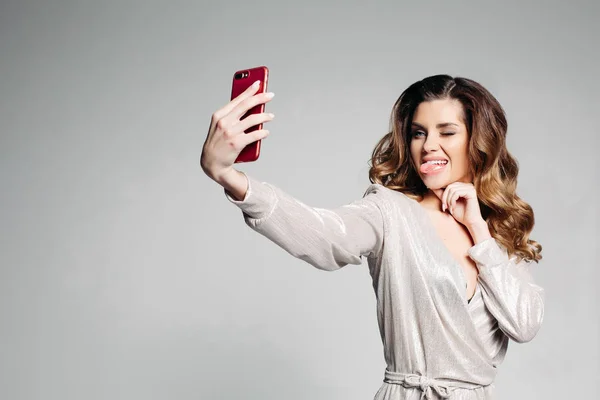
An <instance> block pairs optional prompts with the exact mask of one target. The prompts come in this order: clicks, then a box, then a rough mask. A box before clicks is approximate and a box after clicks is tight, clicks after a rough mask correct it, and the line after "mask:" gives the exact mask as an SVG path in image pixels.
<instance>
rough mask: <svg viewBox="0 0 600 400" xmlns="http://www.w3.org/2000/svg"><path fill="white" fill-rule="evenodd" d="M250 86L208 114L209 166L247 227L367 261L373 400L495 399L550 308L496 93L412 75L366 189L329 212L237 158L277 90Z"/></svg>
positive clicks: (288, 246) (341, 258)
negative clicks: (377, 365)
mask: <svg viewBox="0 0 600 400" xmlns="http://www.w3.org/2000/svg"><path fill="white" fill-rule="evenodd" d="M255 92H256V87H254V88H250V89H249V90H248V91H246V92H245V93H244V94H242V95H240V96H239V97H238V98H236V99H234V100H233V101H231V102H230V103H229V104H227V105H226V106H225V107H223V108H221V109H220V110H218V111H217V112H216V113H215V114H214V115H213V118H212V122H211V126H210V130H209V132H208V137H207V139H206V142H205V144H204V148H203V152H202V161H201V164H202V168H203V170H204V171H205V173H206V174H207V175H208V176H209V177H211V178H212V179H213V180H215V181H216V182H218V183H219V184H220V185H222V186H223V187H224V193H225V195H226V197H227V198H228V199H229V201H231V202H232V203H234V204H236V205H237V206H238V207H239V208H240V209H241V210H242V211H243V216H244V220H245V221H246V223H247V225H248V226H250V227H251V228H252V229H254V230H255V231H257V232H259V233H261V234H262V235H264V236H266V237H267V238H269V239H270V240H272V241H273V242H275V243H276V244H278V245H279V246H281V247H282V248H283V249H285V250H286V251H287V252H289V253H290V254H291V255H293V256H294V257H297V258H300V259H302V260H305V261H307V262H308V263H310V264H312V265H314V266H315V267H317V268H320V269H324V270H330V271H333V270H336V269H339V268H341V267H343V266H345V265H347V264H361V261H362V259H361V257H362V256H364V257H366V258H367V262H368V266H369V271H370V274H371V277H372V279H373V287H374V289H375V295H376V297H377V314H378V315H377V316H378V322H379V329H380V332H381V337H382V340H383V346H384V355H385V361H386V364H387V367H386V370H385V371H384V377H383V383H382V385H381V387H380V388H379V390H378V391H377V393H376V395H375V400H384V399H396V400H399V399H437V398H452V399H490V398H492V393H493V388H494V384H493V382H494V378H495V375H496V371H497V370H496V368H497V366H498V365H499V364H501V363H502V361H503V360H504V357H505V354H506V350H507V346H508V341H509V339H512V340H513V341H516V342H520V343H523V342H528V341H530V340H532V339H533V338H534V336H535V335H536V334H537V332H538V330H539V329H540V326H541V324H542V320H543V316H544V290H543V289H542V288H541V287H540V286H538V285H536V284H535V282H534V280H533V276H532V274H531V271H530V269H531V267H532V265H533V262H539V260H541V258H542V257H541V254H540V253H541V246H540V245H539V244H538V243H537V242H535V241H533V240H530V239H529V234H530V232H531V230H532V229H533V225H534V217H533V212H532V209H531V207H530V206H529V205H528V204H527V203H525V202H524V201H523V200H521V199H520V198H519V197H518V196H517V195H516V193H515V190H516V182H517V173H518V165H517V162H516V161H515V160H514V159H513V158H512V157H511V155H510V154H509V152H508V151H507V150H506V142H505V138H506V130H507V123H506V118H505V115H504V112H503V110H502V107H501V106H500V104H499V103H498V101H497V100H496V99H495V98H494V97H493V96H492V95H491V94H490V93H489V92H488V91H487V90H486V89H485V88H484V87H482V86H481V85H480V84H478V83H477V82H474V81H472V80H470V79H465V78H458V77H457V78H452V77H450V76H448V75H436V76H431V77H428V78H426V79H423V80H421V81H419V82H416V83H414V84H413V85H411V86H410V87H409V88H408V89H406V90H405V91H404V92H403V93H402V95H401V96H400V97H399V99H398V100H397V102H396V104H395V105H394V108H393V111H392V118H391V132H389V133H388V134H387V135H385V136H384V137H383V138H382V139H381V141H380V142H379V143H378V144H377V146H376V147H375V150H374V151H373V154H372V166H371V169H370V171H369V178H370V181H371V185H370V186H369V187H368V188H367V190H366V192H365V194H364V196H363V197H362V198H361V199H360V200H357V201H354V202H353V203H350V204H347V205H344V206H342V207H339V208H337V209H332V210H328V209H321V208H315V207H309V206H307V205H305V204H303V203H302V202H300V201H298V200H297V199H295V198H293V197H291V196H290V195H288V194H287V193H285V192H283V191H282V190H281V189H279V188H278V187H276V186H274V185H271V184H268V183H266V182H260V181H258V180H256V179H254V178H253V177H251V176H248V175H247V174H244V173H242V172H239V171H236V170H235V169H233V168H232V164H233V161H234V160H235V158H236V157H237V155H238V154H239V152H240V151H241V149H242V148H243V147H244V146H245V145H247V144H248V143H250V142H252V141H254V140H258V139H262V138H264V137H265V136H266V135H267V134H268V132H267V131H266V130H261V131H255V132H252V133H249V134H243V132H244V130H246V129H247V128H248V127H250V126H253V125H256V124H258V123H260V122H268V121H270V120H271V119H272V115H267V114H264V115H257V116H251V117H248V118H247V119H244V120H242V121H240V119H239V118H240V116H242V115H243V114H244V113H245V112H246V110H248V109H250V108H251V107H253V106H254V105H256V104H259V103H264V102H267V101H269V100H270V99H271V98H272V95H266V94H264V95H263V94H258V95H254V93H255Z"/></svg>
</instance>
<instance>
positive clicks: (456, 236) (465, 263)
mask: <svg viewBox="0 0 600 400" xmlns="http://www.w3.org/2000/svg"><path fill="white" fill-rule="evenodd" d="M429 216H430V219H431V222H432V224H433V227H434V229H435V231H436V233H437V235H438V236H439V238H440V239H441V241H442V243H443V244H444V245H445V246H446V249H447V251H448V253H449V254H450V255H451V256H452V257H453V258H454V260H455V261H456V262H457V263H458V264H459V265H460V266H461V268H462V272H463V274H464V277H465V280H466V282H467V298H469V299H470V298H471V297H473V294H474V293H475V290H476V287H477V276H478V269H477V266H476V265H475V262H474V261H473V260H472V259H471V258H470V257H469V255H468V254H467V251H468V250H469V248H471V247H472V246H473V240H472V238H471V235H470V233H469V231H468V229H467V228H466V227H465V226H464V225H462V224H461V223H459V222H457V221H456V220H455V219H454V218H453V217H452V216H450V215H446V214H443V213H429Z"/></svg>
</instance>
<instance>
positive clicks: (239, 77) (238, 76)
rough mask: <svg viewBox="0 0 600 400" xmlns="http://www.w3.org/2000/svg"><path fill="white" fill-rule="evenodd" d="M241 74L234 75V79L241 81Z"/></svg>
mask: <svg viewBox="0 0 600 400" xmlns="http://www.w3.org/2000/svg"><path fill="white" fill-rule="evenodd" d="M242 76H243V74H242V73H239V74H235V79H242Z"/></svg>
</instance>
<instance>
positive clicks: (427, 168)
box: [419, 158, 448, 175]
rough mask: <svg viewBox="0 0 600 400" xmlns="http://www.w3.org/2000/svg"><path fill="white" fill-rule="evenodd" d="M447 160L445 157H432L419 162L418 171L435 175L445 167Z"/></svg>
mask: <svg viewBox="0 0 600 400" xmlns="http://www.w3.org/2000/svg"><path fill="white" fill-rule="evenodd" d="M446 165H448V160H446V159H445V158H438V159H432V160H429V161H425V162H424V163H422V164H421V167H420V168H419V171H421V173H423V174H425V175H435V174H438V173H440V172H442V171H443V170H444V169H446Z"/></svg>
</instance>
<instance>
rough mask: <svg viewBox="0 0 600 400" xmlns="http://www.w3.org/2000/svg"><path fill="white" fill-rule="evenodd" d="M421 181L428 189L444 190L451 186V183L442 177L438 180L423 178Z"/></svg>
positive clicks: (435, 178)
mask: <svg viewBox="0 0 600 400" xmlns="http://www.w3.org/2000/svg"><path fill="white" fill-rule="evenodd" d="M421 180H422V181H423V183H424V184H425V186H427V188H428V189H444V188H445V187H446V186H448V185H449V184H450V182H448V179H443V178H441V177H440V178H438V177H436V176H433V177H431V176H428V177H425V179H423V178H421Z"/></svg>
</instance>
